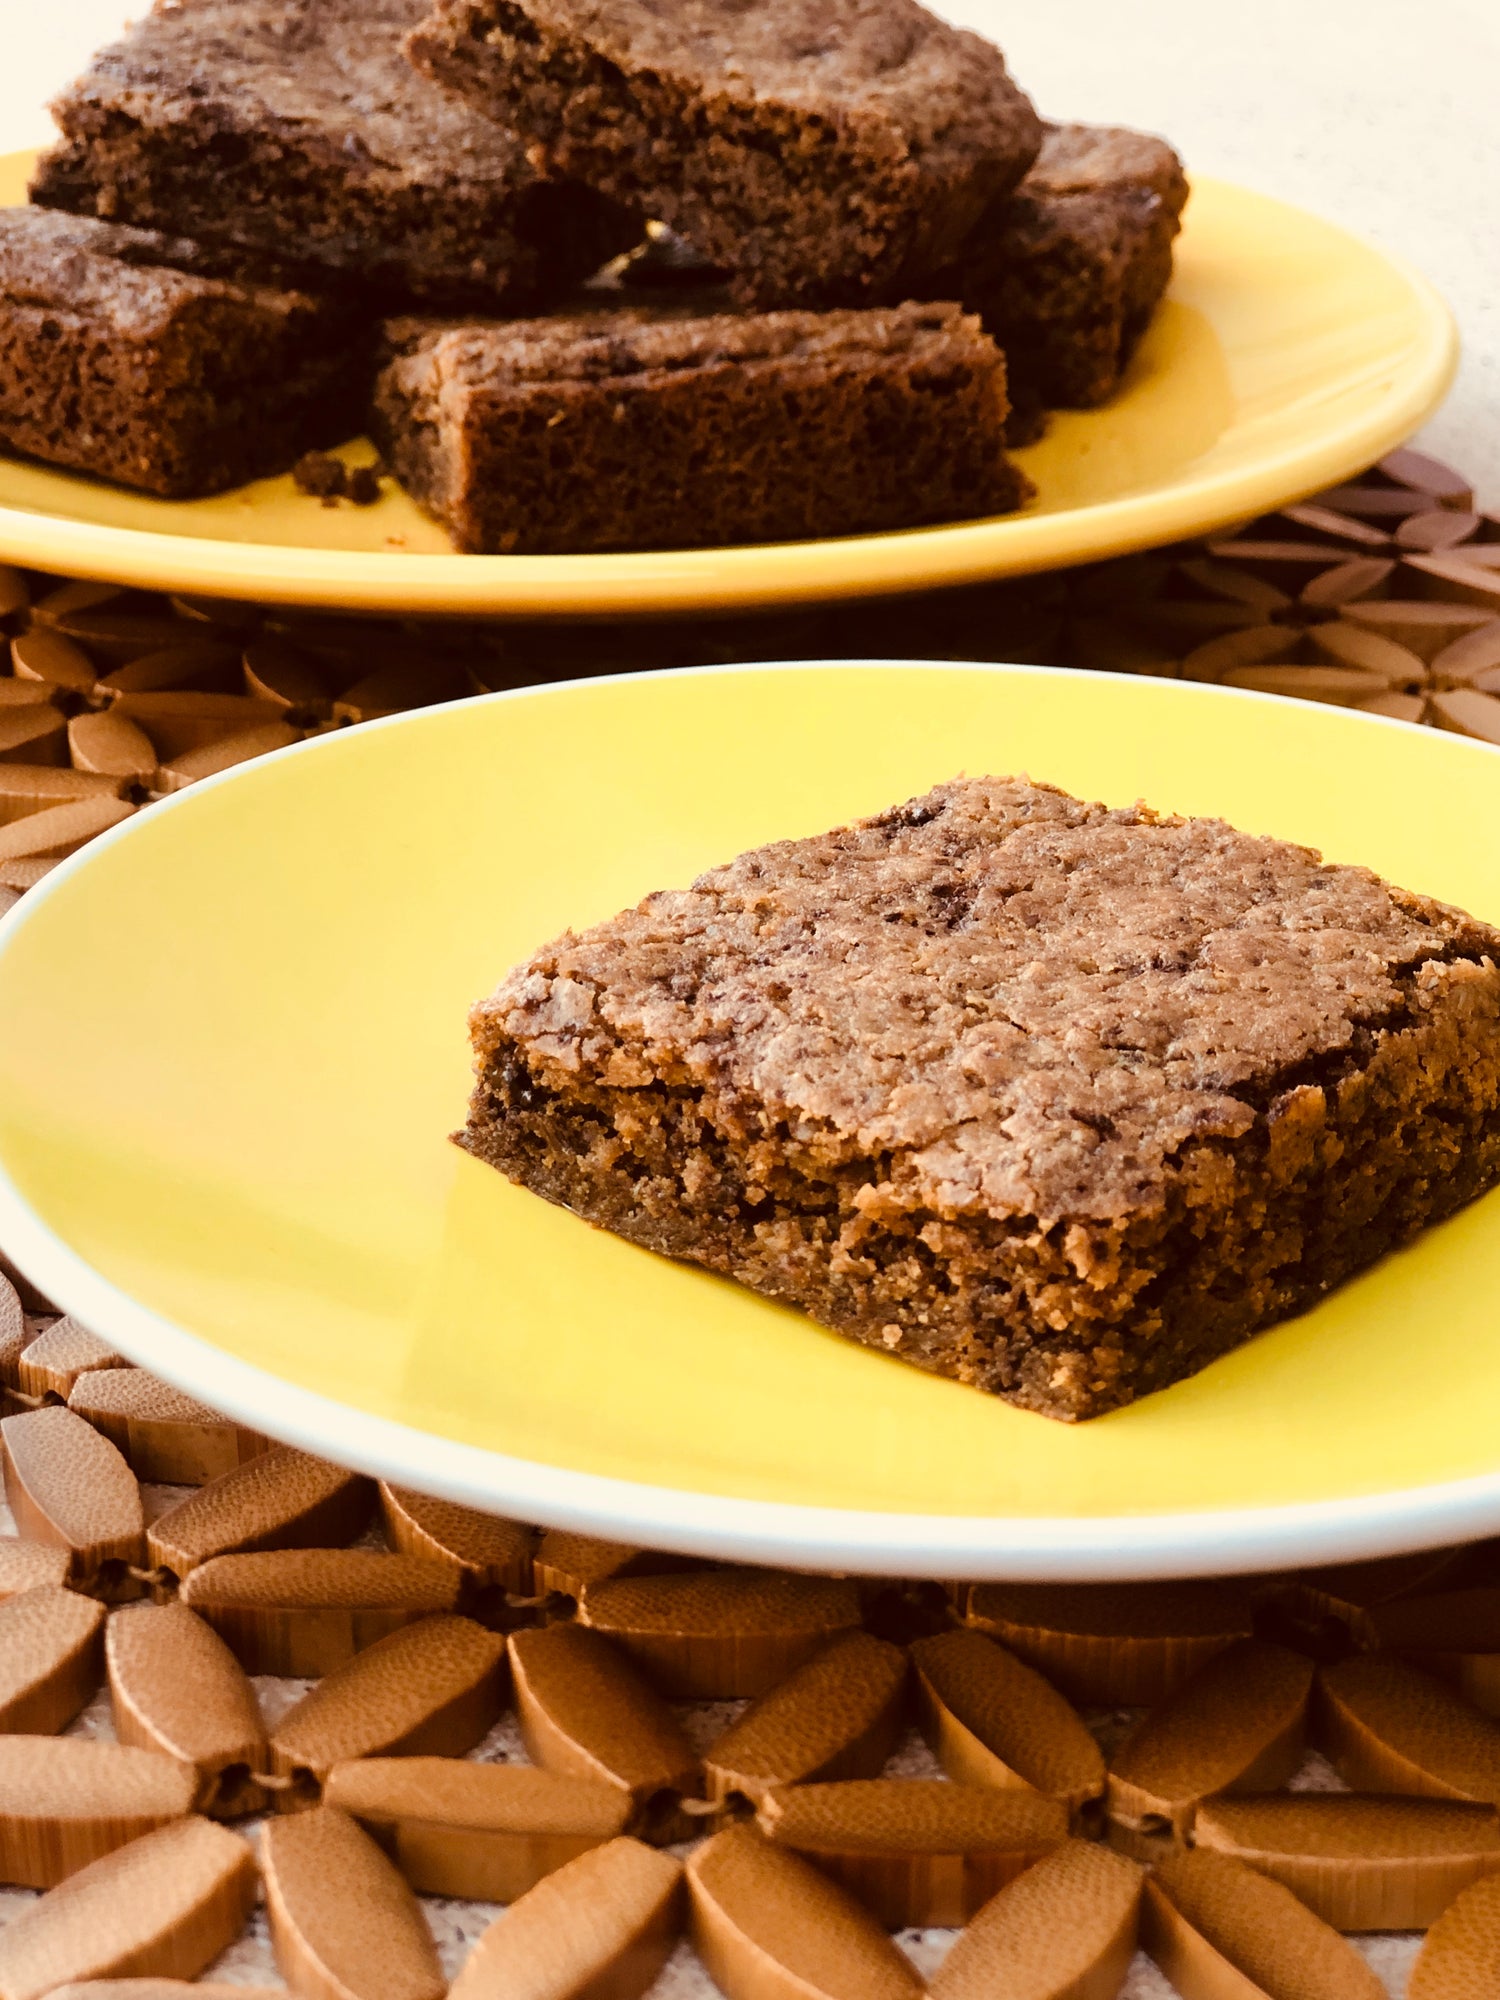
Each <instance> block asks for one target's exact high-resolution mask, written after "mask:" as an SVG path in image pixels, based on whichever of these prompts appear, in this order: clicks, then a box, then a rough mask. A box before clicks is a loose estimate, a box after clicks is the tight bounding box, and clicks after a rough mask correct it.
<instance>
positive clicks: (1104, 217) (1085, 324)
mask: <svg viewBox="0 0 1500 2000" xmlns="http://www.w3.org/2000/svg"><path fill="white" fill-rule="evenodd" d="M1187 197H1188V184H1187V179H1186V176H1185V175H1184V173H1183V170H1182V162H1181V160H1179V158H1178V157H1177V155H1176V153H1174V152H1173V150H1172V148H1171V147H1170V146H1169V145H1168V144H1167V143H1166V141H1165V140H1164V139H1154V138H1151V137H1149V136H1148V135H1147V134H1145V133H1143V132H1128V131H1123V130H1119V129H1116V128H1114V127H1111V126H1099V125H1061V126H1053V127H1050V128H1049V129H1048V132H1047V136H1046V138H1045V140H1044V141H1043V144H1042V151H1041V155H1040V157H1039V158H1038V160H1037V163H1036V165H1035V166H1034V167H1033V168H1032V170H1031V172H1030V173H1029V174H1028V175H1027V176H1026V178H1025V180H1024V181H1022V183H1021V185H1020V187H1019V188H1018V189H1017V190H1016V192H1015V193H1014V194H1013V195H1012V196H1010V197H1009V198H1008V199H1007V200H1005V201H1002V202H997V203H996V204H995V205H994V206H993V207H992V208H991V209H990V210H989V212H988V213H987V214H986V215H985V217H984V218H983V220H982V221H981V222H980V224H979V226H978V227H977V228H976V229H975V231H974V233H973V235H972V236H971V237H970V239H969V241H968V243H967V245H966V246H965V248H964V251H963V254H962V256H961V258H960V259H959V261H958V262H957V263H956V264H955V265H954V266H953V268H952V269H950V270H946V271H943V272H940V273H939V274H938V275H937V277H936V278H934V279H933V280H931V281H930V282H929V283H928V284H926V285H924V286H923V287H922V290H923V292H924V294H925V295H926V296H928V297H931V298H951V299H961V300H962V301H963V304H964V305H965V306H966V307H967V309H968V310H969V311H970V312H976V313H978V314H979V316H980V318H981V319H982V320H983V321H984V324H985V328H986V330H987V331H988V332H990V333H992V334H993V335H994V336H995V339H996V340H997V341H998V342H999V344H1000V346H1001V348H1002V349H1003V350H1004V352H1005V358H1006V364H1007V366H1008V367H1009V369H1010V375H1011V400H1012V402H1013V404H1014V405H1015V407H1016V408H1017V410H1020V411H1025V410H1028V409H1041V408H1047V409H1054V408H1065V409H1089V408H1092V407H1093V406H1094V405H1095V404H1097V403H1102V402H1104V401H1105V399H1106V398H1107V397H1109V396H1111V395H1113V394H1114V391H1115V390H1116V388H1118V386H1119V382H1120V377H1121V376H1122V375H1123V373H1124V372H1125V368H1126V366H1127V364H1128V362H1129V360H1130V357H1131V355H1132V354H1133V353H1134V352H1135V349H1136V346H1137V343H1138V342H1139V340H1140V338H1141V335H1142V334H1143V333H1144V332H1145V330H1146V327H1147V325H1148V324H1149V323H1150V319H1151V315H1152V314H1153V313H1154V312H1155V310H1156V307H1157V304H1158V302H1159V301H1160V299H1161V296H1162V294H1163V292H1165V290H1166V289H1167V285H1168V283H1169V282H1170V280H1171V276H1172V242H1173V239H1174V238H1175V237H1176V235H1177V232H1178V229H1179V228H1180V226H1181V216H1182V211H1183V208H1184V206H1185V204H1186V202H1187Z"/></svg>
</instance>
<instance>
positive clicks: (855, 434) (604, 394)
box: [373, 305, 1028, 554]
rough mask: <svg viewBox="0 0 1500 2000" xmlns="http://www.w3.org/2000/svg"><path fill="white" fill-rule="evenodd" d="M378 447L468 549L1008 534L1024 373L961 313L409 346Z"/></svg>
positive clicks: (492, 335) (398, 343) (581, 327)
mask: <svg viewBox="0 0 1500 2000" xmlns="http://www.w3.org/2000/svg"><path fill="white" fill-rule="evenodd" d="M388 334H389V338H390V340H391V343H392V345H393V347H394V348H395V349H396V350H397V351H396V354H395V358H394V359H393V360H392V361H391V362H390V363H389V365H388V366H387V367H386V368H385V369H384V370H383V371H382V373H381V375H380V378H379V381H378V383H377V385H376V394H375V412H374V424H373V429H374V432H375V436H376V439H377V441H378V443H379V445H380V448H381V450H382V452H383V453H384V455H385V457H386V459H387V461H388V462H389V464H390V465H391V467H392V469H393V470H394V472H395V474H396V476H397V478H398V479H399V480H400V481H401V483H402V485H403V486H405V487H406V489H407V491H408V492H409V493H411V494H412V496H413V497H414V498H415V499H416V500H418V501H419V502H420V503H421V504H422V505H423V506H424V507H426V508H427V509H428V510H429V511H430V512H431V513H433V514H435V515H436V516H437V518H438V519H439V520H440V521H442V522H443V523H444V524H445V526H446V527H447V528H448V530H449V532H450V533H451V535H452V536H453V539H454V541H455V543H456V544H457V546H458V547H459V548H460V549H464V550H470V551H477V552H489V553H494V552H497V551H498V552H503V553H511V552H514V551H520V552H524V553H528V554H534V553H556V552H565V551H578V550H589V549H632V548H635V549H650V548H689V547H697V546H708V545H716V546H722V545H724V544H727V543H732V542H756V541H760V542H766V541H794V540H797V539H800V538H804V537H808V536H826V535H852V534H859V533H864V532H869V531H872V530H876V529H886V528H902V527H911V526H915V525H917V524H918V523H924V522H934V521H951V520H955V519H959V518H961V517H967V516H971V515H980V514H996V513H1002V512H1005V511H1006V510H1008V509H1010V508H1013V507H1015V506H1018V505H1019V504H1020V502H1021V500H1022V499H1023V498H1024V497H1025V496H1026V492H1027V490H1028V489H1027V488H1026V484H1025V481H1024V480H1023V479H1022V478H1021V475H1020V474H1019V473H1018V472H1017V471H1016V470H1015V468H1014V467H1013V466H1012V465H1011V464H1010V463H1009V461H1008V460H1007V459H1006V457H1005V454H1004V451H1003V449H1002V444H1003V435H1004V425H1005V411H1006V401H1005V369H1004V364H1003V362H1002V360H1001V357H1000V355H999V353H998V352H997V351H996V348H995V345H994V342H993V341H991V340H990V339H989V338H988V336H987V335H985V334H984V333H982V332H981V331H980V329H979V324H978V322H977V321H976V320H973V319H966V318H965V317H964V315H963V314H962V313H961V312H960V310H959V308H958V307H957V306H954V305H927V306H918V305H906V306H897V307H890V308H885V307H870V308H867V309H865V310H863V311H854V310H852V309H845V310H842V311H835V312H829V313H800V312H785V313H764V314H759V315H739V314H734V313H720V314H713V315H710V316H708V317H706V318H705V317H699V316H697V315H696V314H694V313H692V312H691V311H686V310H684V311H680V312H674V311H671V310H670V309H667V310H659V311H654V312H653V311H644V310H632V309H625V310H595V311H584V312H578V313H573V314H569V315H565V316H559V317H555V318H547V319H534V320H518V321H514V322H502V323H488V324H479V325H471V326H457V327H451V326H450V327H445V326H441V325H439V326H437V327H423V326H421V325H420V324H418V325H416V326H405V325H401V324H396V325H393V326H392V327H391V328H390V329H388Z"/></svg>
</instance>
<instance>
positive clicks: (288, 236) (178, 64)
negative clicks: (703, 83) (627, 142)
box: [31, 0, 641, 311]
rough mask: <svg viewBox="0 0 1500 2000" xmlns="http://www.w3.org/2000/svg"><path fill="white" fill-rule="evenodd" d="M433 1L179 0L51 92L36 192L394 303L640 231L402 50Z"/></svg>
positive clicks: (504, 299) (590, 254) (603, 254)
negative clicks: (58, 134)
mask: <svg viewBox="0 0 1500 2000" xmlns="http://www.w3.org/2000/svg"><path fill="white" fill-rule="evenodd" d="M423 5H424V0H172V4H170V5H158V6H157V7H156V9H155V10H154V11H153V12H151V13H149V14H147V15H146V17H145V18H144V19H143V20H141V21H140V22H138V23H137V24H136V26H135V27H134V28H133V29H132V30H131V31H130V32H129V33H128V34H127V36H126V37H125V39H124V40H123V41H121V42H118V43H116V44H115V45H114V46H113V47H111V48H107V49H104V50H103V51H101V53H100V54H98V55H97V56H95V57H94V59H93V62H92V64H91V65H90V67H89V69H88V70H87V71H86V73H85V74H84V75H83V76H82V77H80V78H79V79H78V81H77V82H76V83H74V84H73V85H72V86H71V87H70V88H69V89H68V90H66V91H65V92H64V93H63V95H62V97H61V98H60V99H59V100H58V102H57V103H56V104H55V105H54V106H53V115H54V117H55V118H56V120H57V123H58V125H59V127H60V128H61V130H62V133H63V135H64V136H63V141H62V143H61V144H60V145H59V146H57V147H56V148H55V149H54V150H53V151H52V152H50V153H48V154H46V155H44V157H43V158H42V160H41V162H40V163H39V165H38V167H37V171H36V177H35V179H34V181H33V183H32V190H31V192H32V199H33V200H34V201H38V202H42V203H45V204H47V205H48V206H51V207H56V208H65V209H70V210H73V211H74V212H76V213H80V214H87V215H98V216H101V217H104V218H105V219H107V220H111V221H120V222H130V223H136V224H139V225H142V226H144V227H147V228H152V229H165V230H173V231H177V232H179V233H181V234H184V235H192V236H194V237H196V238H198V239H199V240H200V241H203V242H210V243H215V242H217V243H225V244H230V245H233V246H234V247H235V248H236V249H238V250H239V251H240V252H241V253H242V254H243V256H244V257H245V258H247V259H249V260H252V262H253V261H254V260H256V259H260V258H273V259H275V260H277V261H278V263H280V264H289V265H291V266H292V267H294V268H299V269H300V270H301V271H302V272H303V274H304V275H305V276H306V277H307V279H308V281H309V282H312V281H314V280H315V279H316V280H319V281H321V282H324V283H326V282H328V281H329V280H330V279H336V280H339V281H341V282H352V283H355V284H357V285H358V286H359V287H360V288H361V289H362V290H368V291H369V292H371V293H373V294H374V295H376V296H377V297H379V298H380V299H382V300H384V301H385V302H386V303H387V305H388V306H389V305H399V304H404V303H412V302H416V303H419V304H424V305H432V306H450V305H451V306H457V307H463V306H471V307H477V308H478V309H479V310H483V311H489V310H494V309H495V308H496V307H497V306H499V305H502V304H503V305H504V306H505V307H506V308H515V307H519V306H525V305H530V304H535V303H537V302H539V301H541V300H542V299H544V298H545V297H549V296H557V295H558V294H560V293H561V292H562V291H563V290H564V289H566V288H567V287H568V286H569V285H572V284H575V283H577V281H578V280H579V279H580V278H583V277H586V276H587V275H588V274H589V272H591V271H594V270H597V268H598V267H599V265H600V264H602V263H603V262H604V261H605V260H606V259H607V258H609V257H612V256H614V255H615V254H616V253H618V252H619V251H622V250H625V249H628V248H629V247H630V245H631V244H632V243H634V242H636V241H637V240H638V239H639V237H640V233H641V230H640V224H639V222H638V221H637V220H636V219H635V218H633V217H631V216H628V215H626V214H625V213H624V212H623V211H622V210H620V209H619V208H618V207H617V206H616V205H615V204H613V203H611V202H608V201H606V200H604V199H603V198H602V197H600V196H599V195H596V194H594V193H592V192H591V191H589V190H588V189H585V188H581V187H578V186H576V185H571V186H570V185H564V184H559V183H557V182H554V181H550V180H547V179H544V178H543V177H542V176H541V175H539V174H538V173H537V171H536V170H535V168H534V167H532V166H531V165H530V164H529V163H528V161H527V159H526V156H525V151H524V149H523V147H522V145H521V142H520V141H519V140H518V139H517V138H516V137H515V136H514V135H513V134H512V133H510V132H508V131H506V130H505V129H504V128H503V127H502V126H499V125H496V124H494V123H493V122H492V121H491V120H490V119H488V118H485V117H483V116H481V115H480V114H478V113H476V112H474V111H473V110H471V109H470V108H469V107H468V106H466V105H464V104H463V103H461V102H460V101H459V100H458V99H457V98H455V97H453V96H452V95H450V93H448V92H447V91H444V90H440V89H439V88H438V87H437V86H436V85H435V84H433V83H431V82H429V81H428V80H427V78H425V77H423V76H419V75H418V74H417V72H416V71H415V70H414V69H413V68H412V66H411V64H410V63H408V62H407V61H406V60H405V58H404V56H403V55H402V53H401V42H402V37H403V35H404V34H405V33H406V31H407V30H408V29H409V28H410V27H411V26H412V24H413V22H414V21H416V20H418V19H420V17H421V14H422V12H423Z"/></svg>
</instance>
